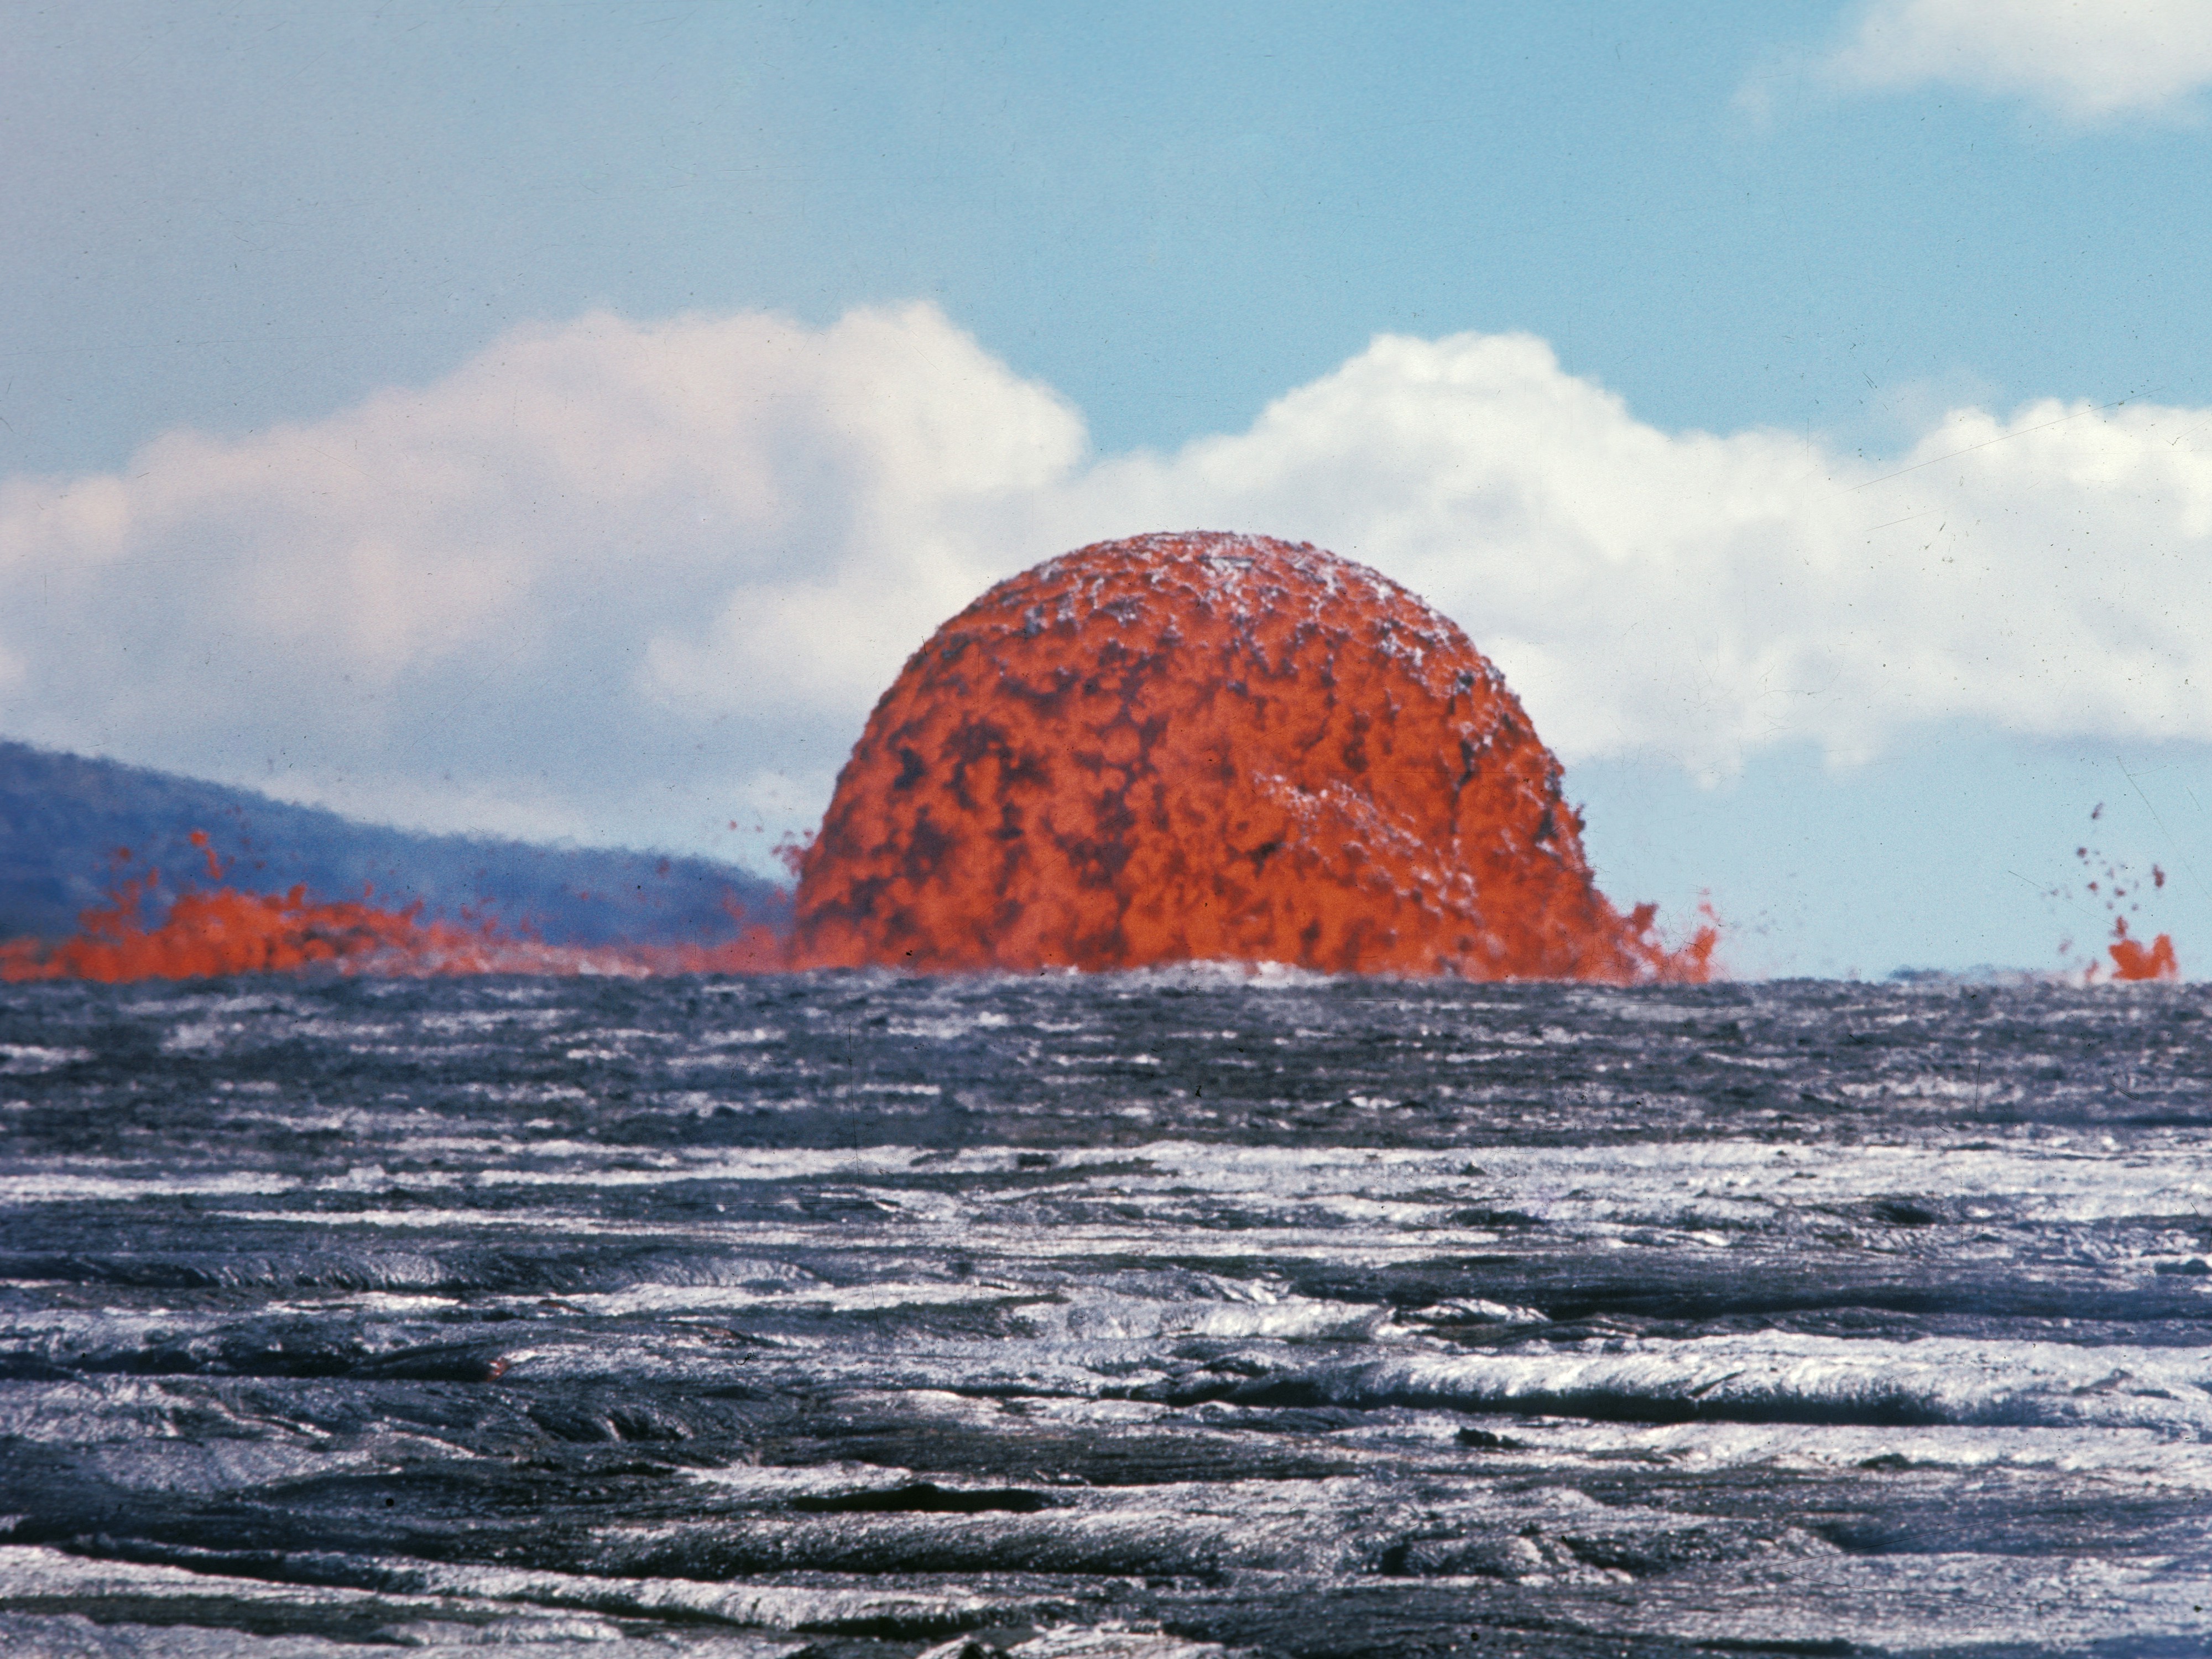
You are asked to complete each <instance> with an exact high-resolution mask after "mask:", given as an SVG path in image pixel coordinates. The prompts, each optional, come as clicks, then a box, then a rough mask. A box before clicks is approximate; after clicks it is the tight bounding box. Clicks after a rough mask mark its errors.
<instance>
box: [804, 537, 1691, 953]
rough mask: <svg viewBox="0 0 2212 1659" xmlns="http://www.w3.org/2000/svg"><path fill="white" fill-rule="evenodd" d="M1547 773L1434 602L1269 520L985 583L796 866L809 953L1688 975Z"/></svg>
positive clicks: (939, 641)
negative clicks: (1590, 846) (1625, 894)
mask: <svg viewBox="0 0 2212 1659" xmlns="http://www.w3.org/2000/svg"><path fill="white" fill-rule="evenodd" d="M1581 827H1582V826H1581V821H1580V819H1579V818H1578V817H1577V816H1576V814H1575V813H1574V811H1572V810H1571V808H1570V807H1569V806H1568V805H1566V803H1565V801H1564V800H1563V799H1561V796H1560V793H1559V762H1558V761H1557V760H1556V759H1554V758H1553V755H1552V753H1551V751H1550V750H1548V749H1547V748H1546V747H1545V746H1544V744H1542V743H1541V741H1540V740H1539V739H1538V738H1537V736H1536V733H1535V732H1534V728H1532V727H1531V726H1530V725H1529V723H1528V715H1527V714H1524V713H1523V712H1522V708H1521V704H1520V702H1519V701H1518V700H1517V699H1516V697H1515V696H1513V694H1512V692H1510V690H1507V689H1506V686H1505V682H1504V678H1503V677H1502V676H1500V675H1499V673H1498V671H1497V670H1496V669H1495V668H1493V667H1492V665H1490V663H1489V662H1488V661H1487V660H1486V659H1484V658H1483V656H1482V654H1481V653H1480V652H1478V651H1477V650H1476V649H1475V648H1474V646H1473V645H1472V644H1471V643H1469V642H1468V638H1467V636H1466V635H1464V634H1462V632H1461V631H1460V630H1459V629H1458V628H1457V627H1455V625H1454V624H1453V623H1451V622H1450V621H1449V620H1448V619H1447V618H1445V617H1442V616H1439V615H1438V614H1437V612H1436V611H1432V610H1431V609H1430V608H1429V607H1428V606H1427V605H1424V604H1423V603H1422V602H1421V601H1420V600H1419V599H1416V598H1414V597H1413V595H1412V594H1411V593H1409V592H1407V591H1406V590H1405V589H1404V588H1402V587H1400V586H1398V585H1397V584H1396V583H1395V582H1393V581H1390V580H1388V579H1387V578H1385V577H1383V576H1382V575H1380V574H1376V572H1375V571H1372V570H1370V569H1368V568H1365V567H1364V566H1362V565H1358V564H1354V563H1352V562H1349V561H1348V560H1345V559H1340V558H1339V557H1337V556H1335V555H1334V554H1331V553H1326V552H1323V551H1322V550H1320V549H1318V548H1316V547H1313V546H1310V545H1308V544H1291V543H1287V542H1280V541H1275V540H1273V539H1270V538H1265V537H1258V536H1243V535H1225V534H1218V533H1197V532H1194V533H1188V534H1180V535H1153V536H1139V537H1135V538H1131V539H1129V540H1127V541H1116V542H1101V543H1098V544H1096V545H1094V546H1091V547H1085V548H1082V549H1080V550H1078V551H1075V552H1073V553H1068V554H1065V555H1063V556H1060V557H1059V558H1056V559H1052V560H1048V562H1045V563H1043V564H1041V565H1039V566H1037V567H1036V568H1035V569H1032V570H1030V571H1027V572H1025V573H1024V574H1021V575H1018V576H1016V577H1013V578H1012V579H1011V580H1007V581H1004V582H1001V583H1000V584H999V585H998V586H996V587H994V588H992V589H991V590H990V592H987V593H985V594H984V595H983V596H982V597H981V598H980V599H977V600H975V603H974V604H972V605H969V607H968V608H967V609H966V610H965V611H962V612H961V613H960V614H959V615H958V616H957V617H953V618H952V619H951V621H950V622H948V623H945V625H944V626H943V627H942V628H940V629H938V630H937V632H936V634H935V635H933V637H932V638H931V639H930V641H929V642H928V643H927V644H926V645H924V646H923V647H921V650H920V651H918V652H916V653H915V655H914V656H913V658H912V659H910V660H909V661H908V663H907V665H906V667H905V669H904V671H902V672H901V674H900V675H899V677H898V679H897V680H896V683H895V684H893V685H892V686H891V688H890V690H888V691H886V692H885V693H884V696H883V698H882V701H880V702H878V704H877V705H876V708H875V712H874V714H872V715H871V716H870V717H869V720H868V724H867V728H866V731H865V732H863V733H862V735H861V738H860V743H859V744H858V745H857V746H855V748H854V750H853V754H852V757H851V759H850V760H848V762H847V763H846V765H845V769H844V770H843V772H842V774H840V775H839V777H838V780H837V788H836V795H835V797H834V798H833V799H832V800H831V801H830V804H829V812H828V814H827V815H826V817H824V818H823V824H822V829H821V831H820V833H819V834H818V835H817V836H816V838H815V840H814V842H812V844H811V846H810V847H809V848H807V849H806V850H805V854H804V855H803V856H802V858H801V860H800V864H799V896H798V903H797V915H796V930H795V933H794V936H793V947H794V949H793V956H794V960H795V962H796V963H797V964H798V965H801V966H823V967H828V966H838V967H859V966H864V965H871V964H873V965H882V966H890V967H903V968H911V969H921V970H925V971H939V972H942V971H961V970H974V969H1045V968H1079V969H1120V968H1136V967H1145V966H1150V965H1153V964H1158V963H1182V962H1202V961H1228V962H1242V963H1259V962H1272V963H1290V964H1295V965H1297V966H1299V967H1304V968H1310V969H1322V970H1325V971H1331V972H1362V973H1389V974H1413V975H1430V974H1448V975H1461V976H1462V977H1466V978H1469V979H1482V980H1492V979H1589V980H1603V981H1614V982H1627V981H1644V980H1653V979H1696V978H1702V977H1704V976H1705V969H1706V963H1707V959H1708V957H1709V956H1710V953H1711V948H1712V937H1711V933H1710V932H1709V931H1708V932H1706V933H1701V934H1700V935H1699V939H1697V941H1696V942H1694V943H1693V944H1692V945H1690V946H1689V947H1688V948H1686V949H1685V950H1683V951H1679V952H1673V953H1670V952H1668V951H1666V950H1665V948H1664V947H1663V946H1662V945H1660V944H1659V943H1658V942H1657V941H1656V939H1654V938H1653V937H1652V933H1651V928H1650V922H1651V910H1650V907H1649V906H1645V907H1644V908H1640V909H1638V911H1636V912H1635V913H1634V914H1633V915H1627V916H1624V915H1621V914H1620V912H1619V911H1617V910H1615V909H1614V908H1613V906H1612V905H1611V904H1610V903H1609V902H1607V900H1606V898H1605V896H1604V895H1603V894H1601V893H1600V892H1599V891H1598V890H1597V888H1596V885H1595V883H1594V882H1593V881H1592V879H1591V877H1590V870H1589V862H1588V860H1586V859H1585V858H1584V857H1583V848H1582V840H1581V835H1580V831H1581Z"/></svg>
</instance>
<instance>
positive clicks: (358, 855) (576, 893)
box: [0, 741, 791, 945]
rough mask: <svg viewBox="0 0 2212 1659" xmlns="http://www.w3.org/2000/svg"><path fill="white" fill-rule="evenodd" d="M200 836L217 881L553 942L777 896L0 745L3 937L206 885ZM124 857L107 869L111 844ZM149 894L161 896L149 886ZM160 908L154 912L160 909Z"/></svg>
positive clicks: (113, 854)
mask: <svg viewBox="0 0 2212 1659" xmlns="http://www.w3.org/2000/svg"><path fill="white" fill-rule="evenodd" d="M195 829H201V830H204V831H206V832H207V834H208V836H209V837H210V841H211V842H213V846H214V850H215V851H216V853H217V854H219V855H221V856H222V858H223V859H224V860H227V861H228V865H229V867H228V870H227V872H225V876H224V881H225V882H226V884H228V885H230V886H233V887H236V888H240V889H241V890H248V891H252V892H279V891H283V890H285V889H288V888H290V887H292V886H294V885H295V884H301V883H304V884H306V885H307V889H308V890H309V891H310V892H311V893H313V894H314V895H315V896H318V897H321V898H326V899H329V898H358V897H360V896H362V888H363V887H364V886H371V887H374V890H375V893H376V902H378V903H380V904H388V905H392V906H398V905H404V904H406V903H410V902H413V901H415V900H416V899H420V900H422V902H423V904H424V907H425V908H426V910H427V911H428V913H429V914H431V915H442V916H446V917H448V918H458V917H459V915H460V914H461V912H462V910H463V909H464V908H466V909H468V910H469V911H471V913H472V914H478V915H482V914H489V915H493V916H495V917H496V918H498V919H499V921H501V923H502V924H504V925H505V926H507V927H510V928H518V929H520V928H527V929H529V930H530V931H532V933H535V934H537V935H538V937H540V938H543V939H545V940H546V941H548V942H549V943H551V944H556V945H606V944H612V943H616V942H617V941H629V942H633V943H641V944H662V943H678V942H696V943H702V944H713V943H718V942H720V941H721V940H724V939H730V938H732V937H733V936H734V935H735V933H737V931H738V924H737V922H736V921H735V920H734V918H733V917H732V914H731V907H732V905H734V906H736V907H738V908H741V909H742V911H743V913H744V917H745V919H746V921H748V922H766V923H768V924H769V925H770V926H772V927H778V928H781V927H782V926H783V925H784V924H785V923H786V922H787V921H788V919H789V916H790V909H791V907H790V903H789V901H788V900H787V898H786V897H785V896H784V895H783V894H781V892H780V891H778V890H777V889H776V888H775V886H774V885H772V884H770V883H769V882H766V881H763V880H762V879H761V878H759V877H758V876H756V875H753V874H751V873H750V872H748V871H744V870H741V869H738V867H736V866H732V865H725V864H718V863H715V862H714V860H709V859H696V858H662V857H659V856H658V855H656V854H646V853H628V852H613V851H604V850H598V849H592V848H559V847H538V846H533V845H532V844H530V843H529V842H517V841H491V840H479V839H477V838H474V837H471V836H425V835H415V834H410V833H409V832H407V831H404V830H400V829H380V828H378V827H376V826H374V825H373V824H363V823H354V822H353V821H351V820H350V819H348V818H343V817H339V816H338V815H337V813H335V812H326V811H320V810H319V809H317V808H314V807H307V806H291V805H286V804H285V803H283V802H282V801H276V800H271V799H269V797H267V796H265V795H258V794H255V793H252V791H251V790H245V789H228V788H225V787H222V786H221V785H219V784H212V783H202V782H199V781H196V780H194V779H191V778H181V777H176V776H173V775H170V774H168V773H165V772H154V771H149V770H147V769H144V768H143V767H137V766H122V765H118V764H117V763H114V762H112V761H102V760H88V759H87V758H85V757H82V756H79V755H65V754H57V753H55V752H53V751H52V750H44V749H35V748H33V747H31V746H30V745H28V744H20V743H9V742H6V741H0V939H6V938H19V937H21V936H23V935H25V934H31V935H35V936H38V937H40V938H44V939H58V938H61V937H64V936H65V935H67V934H69V933H72V932H74V931H75V929H76V924H77V915H78V913H79V912H80V911H82V910H83V909H84V908H86V907H87V906H88V905H93V904H97V903H99V902H101V901H102V900H104V899H106V897H107V896H108V893H109V890H110V889H111V888H112V886H113V885H114V884H115V882H116V881H117V879H118V877H121V876H128V875H131V874H135V873H138V872H143V871H144V870H146V869H148V868H149V867H151V868H155V869H159V870H160V871H161V873H162V876H163V878H164V880H163V884H162V885H163V889H164V890H167V891H169V892H173V891H175V890H177V888H179V886H187V885H198V886H207V885H210V878H209V875H208V869H207V860H206V859H205V857H204V855H203V854H201V853H200V852H199V851H198V850H197V848H194V847H193V846H192V845H191V842H190V840H189V839H188V837H189V836H191V832H192V831H193V830H195ZM121 848H128V849H129V850H130V853H131V861H130V862H129V863H128V864H127V865H119V864H118V860H117V854H118V849H121ZM157 899H158V894H157ZM158 909H159V906H158V903H157V904H156V905H155V906H154V907H153V909H152V912H151V913H152V914H158Z"/></svg>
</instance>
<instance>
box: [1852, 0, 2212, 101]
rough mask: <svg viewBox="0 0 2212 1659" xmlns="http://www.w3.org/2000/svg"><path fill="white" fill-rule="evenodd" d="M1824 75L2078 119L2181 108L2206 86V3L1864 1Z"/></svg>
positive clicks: (2209, 28)
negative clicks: (2019, 100) (1985, 98)
mask: <svg viewBox="0 0 2212 1659" xmlns="http://www.w3.org/2000/svg"><path fill="white" fill-rule="evenodd" d="M1827 68H1828V70H1829V71H1830V72H1831V73H1832V75H1833V76H1835V77H1836V78H1838V80H1841V81H1842V82H1844V83H1846V84H1848V85H1854V86H1860V87H1867V88H1910V87H1919V86H1926V85H1929V84H1931V83H1934V82H1949V83H1952V84H1954V85H1957V86H1963V87H1970V88H1973V89H1975V90H1977V91H1980V92H1988V93H1995V94H2001V95H2009V96H2021V97H2027V98H2031V99H2033V100H2037V101H2039V102H2041V103H2044V104H2047V105H2049V106H2051V107H2052V108H2054V109H2056V110H2057V112H2059V113H2060V114H2061V115H2063V116H2064V117H2065V118H2067V119H2069V120H2071V121H2075V122H2079V123H2090V122H2096V121H2101V120H2106V119H2110V118H2113V117H2115V116H2121V115H2131V114H2150V115H2160V114H2167V113H2173V112H2186V111H2187V102H2186V100H2189V99H2190V97H2191V94H2194V93H2196V92H2197V91H2199V90H2201V89H2202V88H2204V87H2205V86H2207V85H2212V3H2207V0H1871V3H1869V4H1868V5H1867V6H1866V7H1864V9H1863V10H1862V11H1861V12H1860V14H1859V15H1858V17H1857V26H1856V27H1855V28H1854V29H1853V30H1852V31H1851V33H1850V38H1849V39H1848V40H1846V41H1845V42H1844V45H1843V46H1841V47H1839V48H1838V51H1837V52H1835V54H1834V55H1833V56H1832V58H1830V59H1829V60H1828V64H1827Z"/></svg>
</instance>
